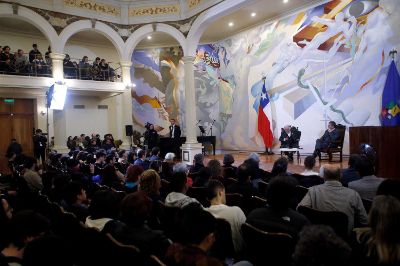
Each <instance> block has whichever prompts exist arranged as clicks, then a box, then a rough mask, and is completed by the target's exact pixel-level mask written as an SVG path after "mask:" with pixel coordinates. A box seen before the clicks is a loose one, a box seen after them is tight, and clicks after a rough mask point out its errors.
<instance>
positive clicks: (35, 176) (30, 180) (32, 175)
mask: <svg viewBox="0 0 400 266" xmlns="http://www.w3.org/2000/svg"><path fill="white" fill-rule="evenodd" d="M36 162H37V161H36V159H35V158H33V157H27V158H26V159H25V164H24V167H25V173H24V179H25V181H26V183H27V185H28V187H29V189H30V190H31V191H32V192H39V191H40V190H42V189H43V181H42V177H41V176H40V175H39V173H38V172H36V166H37V165H36Z"/></svg>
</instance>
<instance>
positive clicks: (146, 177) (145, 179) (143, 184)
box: [139, 169, 161, 197]
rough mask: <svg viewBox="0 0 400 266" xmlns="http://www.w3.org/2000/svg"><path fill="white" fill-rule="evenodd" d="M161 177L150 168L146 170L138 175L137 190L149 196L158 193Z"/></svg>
mask: <svg viewBox="0 0 400 266" xmlns="http://www.w3.org/2000/svg"><path fill="white" fill-rule="evenodd" d="M160 188H161V178H160V176H159V175H158V173H157V172H156V171H154V170H152V169H149V170H146V171H144V172H143V173H142V175H141V176H140V181H139V190H140V191H143V192H144V193H146V195H147V196H149V197H151V196H154V195H160Z"/></svg>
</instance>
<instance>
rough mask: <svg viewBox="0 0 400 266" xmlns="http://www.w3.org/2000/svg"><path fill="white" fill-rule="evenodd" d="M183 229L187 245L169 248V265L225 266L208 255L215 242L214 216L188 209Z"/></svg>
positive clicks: (184, 217) (215, 221) (215, 225)
mask: <svg viewBox="0 0 400 266" xmlns="http://www.w3.org/2000/svg"><path fill="white" fill-rule="evenodd" d="M181 228H182V229H181V231H182V235H184V236H185V244H184V245H182V244H179V243H174V244H172V245H171V246H170V247H169V248H168V251H167V253H166V263H167V265H181V266H184V265H209V266H211V265H212V266H222V265H224V264H223V262H221V261H219V260H218V259H216V258H212V257H209V256H208V255H207V252H208V251H209V250H210V249H211V247H212V246H213V244H214V242H215V231H216V229H217V220H216V218H214V216H212V215H211V214H210V213H209V212H206V211H203V210H199V209H192V208H188V209H186V210H184V213H183V218H182V221H181Z"/></svg>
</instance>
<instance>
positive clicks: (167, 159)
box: [164, 152, 175, 162]
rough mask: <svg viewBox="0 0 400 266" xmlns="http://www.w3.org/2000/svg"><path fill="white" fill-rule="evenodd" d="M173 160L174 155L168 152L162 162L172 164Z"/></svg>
mask: <svg viewBox="0 0 400 266" xmlns="http://www.w3.org/2000/svg"><path fill="white" fill-rule="evenodd" d="M174 158H175V154H174V153H173V152H168V153H167V154H165V158H164V161H166V162H173V161H174Z"/></svg>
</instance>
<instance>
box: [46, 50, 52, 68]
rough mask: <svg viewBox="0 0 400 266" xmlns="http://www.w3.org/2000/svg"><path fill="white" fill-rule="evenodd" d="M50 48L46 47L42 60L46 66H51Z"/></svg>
mask: <svg viewBox="0 0 400 266" xmlns="http://www.w3.org/2000/svg"><path fill="white" fill-rule="evenodd" d="M51 53H52V52H51V46H49V47H47V52H46V53H45V54H44V60H45V61H46V64H48V65H51V57H50V55H51Z"/></svg>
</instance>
